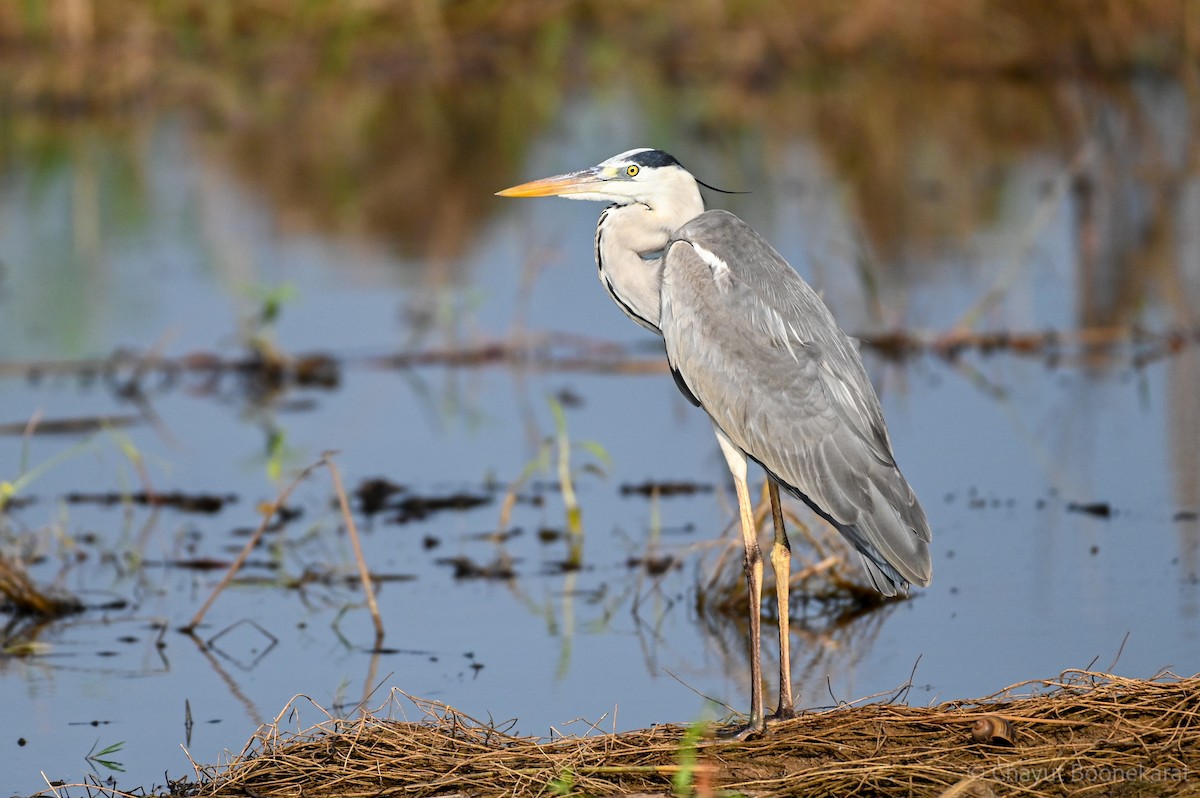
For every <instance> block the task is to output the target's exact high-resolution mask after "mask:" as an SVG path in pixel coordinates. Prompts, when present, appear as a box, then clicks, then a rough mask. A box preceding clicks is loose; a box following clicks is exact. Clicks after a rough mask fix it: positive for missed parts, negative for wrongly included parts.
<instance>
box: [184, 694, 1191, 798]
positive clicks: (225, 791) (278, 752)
mask: <svg viewBox="0 0 1200 798" xmlns="http://www.w3.org/2000/svg"><path fill="white" fill-rule="evenodd" d="M406 702H412V703H413V704H415V705H416V707H417V708H418V709H419V710H420V711H421V712H422V713H423V714H424V719H423V720H422V721H420V722H407V721H397V720H393V719H391V718H390V717H385V716H383V715H381V714H380V710H377V711H376V712H374V713H367V714H365V715H364V716H363V717H358V718H355V719H353V720H343V719H338V718H334V717H332V716H328V714H327V713H326V718H327V719H326V720H324V721H323V722H321V723H319V724H317V725H315V726H312V727H310V728H307V729H304V730H301V731H296V732H285V731H284V730H282V729H281V728H280V727H279V723H278V721H277V722H276V723H274V724H272V725H269V726H265V727H263V728H262V729H260V730H259V732H258V733H257V734H256V735H255V737H254V738H253V739H252V740H251V741H250V744H249V745H247V748H246V750H245V751H243V753H242V754H241V755H239V756H237V757H235V758H234V759H233V760H232V761H231V762H230V763H229V764H228V765H227V766H224V767H223V768H219V769H217V768H212V769H207V770H204V771H202V772H201V773H200V775H201V777H202V784H201V786H200V790H199V794H201V795H207V796H246V795H252V796H260V797H261V798H267V797H268V796H300V795H304V796H335V795H336V796H343V797H344V798H356V797H357V796H379V795H405V796H444V795H471V796H492V795H546V794H556V793H559V794H572V795H628V794H631V793H641V794H666V795H669V794H673V793H675V792H677V791H678V788H677V787H676V786H675V785H673V783H672V780H673V779H676V778H677V777H678V776H679V775H680V774H681V772H683V773H684V775H685V776H686V775H687V774H688V773H690V774H691V775H690V778H691V782H690V787H688V789H689V790H694V791H695V793H696V794H700V795H703V794H714V793H713V791H714V790H716V791H719V792H721V793H726V794H727V793H728V792H736V793H741V794H746V795H773V796H801V795H851V794H853V795H860V796H885V795H886V796H893V795H913V796H942V795H947V794H949V795H1014V796H1057V795H1114V794H1119V795H1156V794H1168V793H1169V794H1172V795H1180V794H1184V795H1197V794H1200V676H1196V677H1190V678H1179V677H1176V676H1174V675H1173V674H1170V673H1162V674H1159V675H1158V676H1156V677H1154V678H1152V679H1148V680H1144V679H1129V678H1124V677H1119V676H1113V675H1110V674H1104V673H1096V672H1090V671H1067V672H1065V673H1064V674H1063V675H1062V676H1060V677H1059V678H1058V679H1054V680H1045V681H1030V682H1023V683H1021V684H1018V685H1014V686H1013V687H1010V688H1008V689H1006V690H1004V691H1002V692H1000V693H997V694H994V695H992V696H988V697H986V698H982V699H978V700H973V701H955V702H949V703H944V704H940V705H937V706H932V707H913V706H902V705H896V704H891V703H882V704H867V705H860V706H840V707H837V708H833V709H827V710H822V711H814V712H809V713H806V714H804V715H803V716H801V717H799V718H796V719H795V720H792V721H788V722H786V723H781V724H779V725H777V726H773V727H772V729H771V731H770V733H769V734H768V735H766V736H764V737H762V738H760V739H757V740H751V741H749V742H745V743H714V742H711V741H708V740H705V741H702V743H701V745H700V747H699V749H698V750H696V751H694V760H695V761H694V763H693V762H690V761H689V760H690V759H691V758H693V757H692V755H691V754H689V752H688V749H689V746H690V744H689V743H688V742H687V737H686V735H687V729H686V728H685V727H682V726H657V727H654V728H652V729H648V730H642V731H634V732H626V733H621V734H604V733H600V732H595V733H592V734H589V735H586V736H582V737H568V738H556V739H552V740H546V739H539V738H534V737H522V736H515V735H511V734H508V733H506V732H505V731H503V730H500V729H497V728H495V727H493V726H490V725H486V724H483V723H480V722H478V721H476V720H474V719H472V718H470V717H468V716H466V715H464V714H462V713H460V712H458V711H456V710H454V709H452V708H450V707H448V706H445V705H443V704H440V703H437V702H433V701H426V700H422V699H417V698H413V697H411V696H408V695H407V694H405V693H402V692H400V691H398V690H396V691H394V692H393V693H392V695H391V697H390V698H389V700H388V702H387V703H386V704H385V705H384V707H382V708H381V709H382V710H386V711H387V713H388V715H391V714H392V713H393V712H394V711H395V710H397V709H399V708H401V704H402V703H406ZM294 704H295V700H293V702H292V703H291V704H289V706H288V707H287V708H285V710H284V712H283V713H281V714H280V717H281V718H282V717H284V716H285V715H289V716H290V715H294V714H295V707H294ZM322 711H323V710H322ZM989 716H994V717H1000V718H1003V719H1006V720H1008V721H1010V722H1011V723H1012V726H1013V730H1014V744H1013V745H1011V746H1001V745H992V744H981V743H977V742H975V741H974V740H973V738H972V734H971V728H972V724H973V723H975V721H977V720H979V719H980V718H981V717H989Z"/></svg>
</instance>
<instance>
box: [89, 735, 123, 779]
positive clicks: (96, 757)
mask: <svg viewBox="0 0 1200 798" xmlns="http://www.w3.org/2000/svg"><path fill="white" fill-rule="evenodd" d="M99 744H100V741H99V740H97V741H96V742H95V744H94V745H92V750H91V751H88V752H87V756H85V757H84V759H86V760H87V761H88V762H89V763H91V764H93V765H100V766H101V767H103V768H107V769H108V770H112V771H114V772H116V773H124V772H125V766H124V765H123V764H122V763H120V762H118V761H116V760H115V759H107V758H106V757H109V756H111V755H112V754H115V753H117V752H118V751H120V750H121V749H122V748H124V747H125V741H124V740H122V741H121V742H119V743H113V744H112V745H110V746H108V747H107V748H105V749H104V750H102V751H97V750H96V746H97V745H99Z"/></svg>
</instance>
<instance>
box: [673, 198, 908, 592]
mask: <svg viewBox="0 0 1200 798" xmlns="http://www.w3.org/2000/svg"><path fill="white" fill-rule="evenodd" d="M661 327H662V333H663V339H664V342H665V344H666V349H667V358H668V360H669V361H670V364H671V368H672V370H673V371H674V372H676V374H677V375H678V377H677V379H678V380H680V381H682V382H683V383H684V384H686V385H687V387H688V389H689V392H690V393H691V395H692V397H693V398H694V399H695V400H696V401H697V402H698V403H699V404H700V406H702V407H703V408H704V409H705V411H706V412H707V413H708V414H709V415H710V416H711V417H712V419H713V421H714V422H715V423H716V424H717V426H719V427H720V428H721V430H722V431H723V432H724V433H725V434H726V436H728V437H729V439H730V440H731V441H733V442H734V443H735V444H737V445H738V446H739V447H741V448H742V449H743V450H744V451H745V452H746V454H747V455H749V456H750V457H752V458H753V459H754V460H756V461H758V462H759V463H761V464H762V465H763V467H764V468H766V469H767V470H768V471H769V472H770V473H771V474H772V475H773V476H774V477H775V478H776V479H777V480H778V481H779V482H780V483H781V484H782V485H783V486H784V487H786V488H788V489H789V490H791V492H793V493H795V494H797V495H798V496H800V497H801V498H802V499H804V500H805V501H806V502H807V503H808V504H809V505H810V506H812V507H813V508H814V509H815V510H816V511H817V512H818V513H820V514H821V515H822V516H823V517H825V518H826V519H827V520H829V521H831V522H832V523H833V524H834V525H835V526H837V528H838V529H839V530H840V531H841V532H842V534H843V535H845V536H846V538H847V539H848V540H849V541H850V542H851V544H853V545H854V547H855V548H856V549H857V550H858V551H859V552H860V553H861V554H862V556H863V560H864V563H865V564H866V566H867V570H868V573H869V574H870V576H871V579H872V580H873V581H874V582H875V583H876V586H878V587H880V589H881V591H882V592H884V593H887V594H893V593H895V592H896V590H897V589H902V588H903V587H904V586H905V585H906V584H907V583H910V582H912V583H916V584H921V585H924V584H928V583H929V578H930V573H931V566H930V559H929V548H928V545H927V544H928V542H929V539H930V532H929V523H928V521H927V520H926V517H925V513H924V511H923V510H922V509H921V506H920V504H919V503H918V501H917V498H916V495H915V494H914V493H913V491H912V488H911V487H910V486H909V485H908V482H907V481H906V480H905V479H904V476H903V475H902V474H901V473H900V470H899V468H898V467H897V466H896V462H895V458H894V457H893V455H892V447H891V441H890V440H889V438H888V434H887V429H886V426H885V425H884V421H883V411H882V409H881V408H880V405H879V399H878V397H877V396H876V395H875V390H874V388H873V387H872V385H871V382H870V380H869V379H868V378H867V374H866V371H865V369H864V368H863V365H862V360H861V358H860V357H859V355H858V351H857V349H856V348H855V347H854V344H853V343H852V342H851V340H850V339H849V338H848V337H847V336H846V335H845V333H843V332H842V331H841V329H840V328H839V327H838V326H837V323H836V322H835V321H834V319H833V316H832V315H831V314H830V313H829V310H828V309H827V308H826V307H825V304H824V303H823V302H822V301H821V300H820V298H819V297H818V296H817V295H816V293H815V292H814V291H813V290H812V288H810V287H809V285H808V284H807V283H805V282H804V280H803V279H801V278H800V276H799V275H798V274H797V273H796V272H795V270H793V269H792V267H791V266H789V265H788V264H787V262H786V261H784V259H783V258H782V257H781V256H780V255H779V253H777V252H776V251H775V250H774V249H773V248H771V246H770V245H769V244H768V243H767V242H766V241H765V240H764V239H763V238H762V237H761V236H759V235H758V234H757V233H755V232H754V230H753V229H751V228H750V227H749V226H748V225H746V224H745V223H744V222H742V221H741V220H740V219H738V218H737V217H736V216H734V215H733V214H730V213H728V212H725V211H708V212H706V213H703V214H701V215H700V216H698V217H696V218H695V219H693V220H692V221H690V222H688V223H687V224H685V225H684V226H683V227H681V228H680V229H679V230H678V231H676V233H675V234H674V236H673V238H672V240H671V242H670V243H669V244H668V245H667V250H666V253H665V255H664V265H663V285H662V317H661Z"/></svg>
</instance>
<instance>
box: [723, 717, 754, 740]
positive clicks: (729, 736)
mask: <svg viewBox="0 0 1200 798" xmlns="http://www.w3.org/2000/svg"><path fill="white" fill-rule="evenodd" d="M766 731H767V721H766V718H763V719H762V720H760V721H759V722H758V723H754V722H753V721H751V722H750V723H747V724H745V725H742V726H728V727H726V728H724V729H721V730H719V731H718V732H717V736H716V739H715V740H714V742H724V743H727V742H733V741H738V742H740V741H742V740H749V739H751V738H752V737H758V736H759V735H761V734H765V733H766Z"/></svg>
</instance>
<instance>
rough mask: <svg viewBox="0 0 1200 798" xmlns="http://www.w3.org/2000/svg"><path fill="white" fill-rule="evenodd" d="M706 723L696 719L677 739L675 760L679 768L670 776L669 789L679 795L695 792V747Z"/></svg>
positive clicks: (701, 736)
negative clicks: (677, 749)
mask: <svg viewBox="0 0 1200 798" xmlns="http://www.w3.org/2000/svg"><path fill="white" fill-rule="evenodd" d="M707 727H708V724H707V723H703V722H700V721H697V722H695V723H693V724H692V725H690V726H688V728H687V731H686V732H684V734H683V737H682V738H681V739H680V740H679V753H678V755H677V761H678V764H679V770H677V771H675V775H674V776H672V777H671V789H672V791H673V792H674V793H675V794H676V795H679V796H690V795H692V794H693V793H694V792H695V788H694V785H693V782H694V781H695V778H696V760H697V757H696V747H697V744H698V743H699V742H700V740H701V739H702V738H703V737H704V732H705V729H706V728H707Z"/></svg>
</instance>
